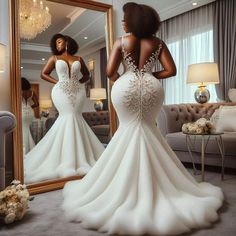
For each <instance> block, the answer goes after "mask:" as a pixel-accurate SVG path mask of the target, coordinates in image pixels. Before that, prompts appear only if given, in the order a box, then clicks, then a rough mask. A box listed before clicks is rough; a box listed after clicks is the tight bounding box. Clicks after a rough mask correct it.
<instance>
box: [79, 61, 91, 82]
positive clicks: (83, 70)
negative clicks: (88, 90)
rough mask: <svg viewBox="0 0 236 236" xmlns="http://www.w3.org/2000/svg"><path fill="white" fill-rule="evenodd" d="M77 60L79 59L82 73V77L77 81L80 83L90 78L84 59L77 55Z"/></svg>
mask: <svg viewBox="0 0 236 236" xmlns="http://www.w3.org/2000/svg"><path fill="white" fill-rule="evenodd" d="M79 61H80V64H81V73H82V75H83V77H82V79H80V80H79V82H80V83H85V82H86V81H88V80H89V79H90V78H89V71H88V68H87V66H86V65H85V63H84V60H83V59H82V58H81V57H79Z"/></svg>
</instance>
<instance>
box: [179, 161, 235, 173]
mask: <svg viewBox="0 0 236 236" xmlns="http://www.w3.org/2000/svg"><path fill="white" fill-rule="evenodd" d="M182 164H183V165H184V166H185V167H186V168H193V164H192V163H190V162H182ZM195 167H196V169H197V170H201V164H200V163H195ZM205 170H206V171H210V172H218V173H221V166H209V165H205ZM224 172H225V174H229V175H236V170H235V169H234V168H229V167H225V170H224Z"/></svg>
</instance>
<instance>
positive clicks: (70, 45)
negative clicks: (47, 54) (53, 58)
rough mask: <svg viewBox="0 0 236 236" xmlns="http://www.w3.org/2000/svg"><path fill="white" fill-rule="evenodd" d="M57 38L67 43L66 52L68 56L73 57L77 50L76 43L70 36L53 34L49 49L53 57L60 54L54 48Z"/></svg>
mask: <svg viewBox="0 0 236 236" xmlns="http://www.w3.org/2000/svg"><path fill="white" fill-rule="evenodd" d="M59 38H62V39H64V40H65V41H66V42H67V52H68V53H69V54H71V55H74V54H75V53H76V52H77V51H78V49H79V45H78V43H77V42H76V41H75V40H74V39H72V38H71V37H70V36H67V35H63V34H55V35H53V36H52V38H51V41H50V47H51V51H52V53H53V55H60V54H61V52H59V51H58V50H57V47H56V41H57V39H59Z"/></svg>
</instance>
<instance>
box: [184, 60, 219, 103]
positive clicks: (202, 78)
mask: <svg viewBox="0 0 236 236" xmlns="http://www.w3.org/2000/svg"><path fill="white" fill-rule="evenodd" d="M219 83H220V80H219V71H218V65H217V64H216V63H213V62H205V63H198V64H192V65H189V66H188V75H187V84H199V86H198V89H197V90H196V91H195V93H194V97H195V100H196V101H197V102H198V103H206V102H208V101H209V99H210V92H209V90H208V89H207V88H206V85H207V84H219Z"/></svg>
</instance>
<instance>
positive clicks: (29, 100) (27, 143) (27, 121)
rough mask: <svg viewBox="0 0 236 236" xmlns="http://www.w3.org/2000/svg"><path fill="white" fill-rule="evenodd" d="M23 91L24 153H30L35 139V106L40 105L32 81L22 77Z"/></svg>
mask: <svg viewBox="0 0 236 236" xmlns="http://www.w3.org/2000/svg"><path fill="white" fill-rule="evenodd" d="M21 91H22V133H23V153H24V155H25V154H26V153H28V152H29V151H30V150H31V149H32V148H33V147H34V146H35V143H34V140H33V138H32V135H31V132H30V125H31V123H32V121H33V119H34V118H35V116H34V110H33V109H34V108H36V107H38V106H39V102H38V98H37V96H36V94H35V93H34V92H33V91H32V90H31V85H30V82H29V81H28V80H27V79H26V78H24V77H22V78H21Z"/></svg>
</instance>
